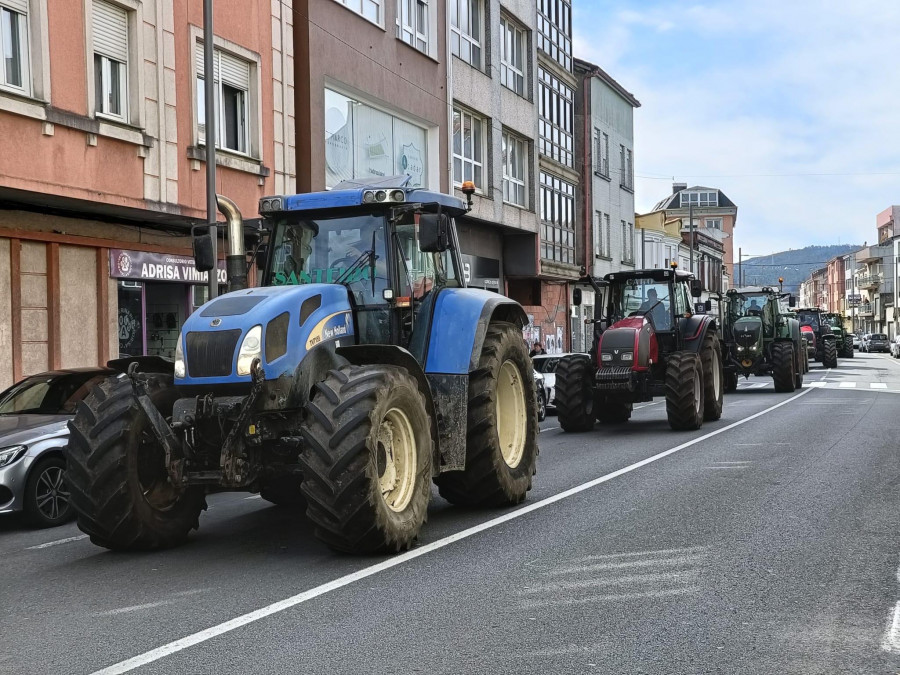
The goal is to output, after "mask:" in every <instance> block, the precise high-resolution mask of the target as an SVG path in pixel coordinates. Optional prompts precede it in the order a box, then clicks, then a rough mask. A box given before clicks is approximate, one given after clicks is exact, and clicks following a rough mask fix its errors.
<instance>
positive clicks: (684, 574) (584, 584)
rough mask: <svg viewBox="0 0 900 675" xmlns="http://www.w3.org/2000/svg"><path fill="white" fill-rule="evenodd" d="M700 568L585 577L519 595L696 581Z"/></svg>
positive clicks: (559, 582)
mask: <svg viewBox="0 0 900 675" xmlns="http://www.w3.org/2000/svg"><path fill="white" fill-rule="evenodd" d="M699 574H700V570H697V569H694V570H686V571H680V572H675V573H672V572H667V573H655V574H630V575H627V576H613V577H601V578H598V579H583V580H581V581H558V582H556V583H550V584H541V585H538V586H526V587H525V588H524V589H522V590H521V591H519V592H518V593H517V595H520V596H522V595H539V594H541V593H558V592H559V591H575V590H581V589H585V588H596V587H597V586H620V585H622V584H634V583H654V582H662V583H679V582H692V583H693V582H696V581H697V576H698V575H699Z"/></svg>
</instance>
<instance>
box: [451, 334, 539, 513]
mask: <svg viewBox="0 0 900 675" xmlns="http://www.w3.org/2000/svg"><path fill="white" fill-rule="evenodd" d="M468 407H469V413H468V421H467V429H466V468H465V469H464V470H462V471H448V472H446V473H443V474H441V475H440V476H438V477H437V478H436V479H435V483H437V486H438V489H439V491H440V493H441V497H443V498H444V499H446V500H447V501H448V502H450V503H452V504H459V505H464V506H503V505H507V504H518V503H519V502H521V501H522V500H523V499H525V495H526V494H527V493H528V491H529V490H530V489H531V478H532V476H534V473H535V464H536V462H537V455H538V446H537V436H538V421H537V406H536V397H535V389H534V370H533V366H532V363H531V359H530V358H529V356H528V351H527V350H526V349H525V343H524V342H523V341H522V331H521V330H519V328H518V327H516V326H514V325H513V324H511V323H505V322H496V323H492V324H490V325H489V326H488V330H487V334H486V335H485V338H484V345H483V346H482V348H481V358H480V359H479V361H478V367H477V368H476V369H475V370H474V371H473V372H471V373H470V374H469V406H468Z"/></svg>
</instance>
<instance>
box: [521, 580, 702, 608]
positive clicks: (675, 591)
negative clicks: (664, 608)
mask: <svg viewBox="0 0 900 675" xmlns="http://www.w3.org/2000/svg"><path fill="white" fill-rule="evenodd" d="M699 590H700V587H699V586H687V587H685V588H670V589H667V590H664V591H645V592H638V593H616V594H610V595H589V596H587V597H578V598H557V599H555V600H548V601H543V602H541V601H537V602H525V603H522V607H523V608H527V609H534V608H536V607H548V606H553V605H556V606H558V605H563V606H571V605H586V604H589V603H592V602H615V601H616V600H638V599H641V598H665V597H668V596H670V595H683V594H684V593H693V592H695V591H699Z"/></svg>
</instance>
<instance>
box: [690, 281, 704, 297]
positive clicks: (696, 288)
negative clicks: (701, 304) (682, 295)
mask: <svg viewBox="0 0 900 675" xmlns="http://www.w3.org/2000/svg"><path fill="white" fill-rule="evenodd" d="M701 295H703V282H702V281H700V280H699V279H691V296H692V297H694V298H699V297H700V296H701Z"/></svg>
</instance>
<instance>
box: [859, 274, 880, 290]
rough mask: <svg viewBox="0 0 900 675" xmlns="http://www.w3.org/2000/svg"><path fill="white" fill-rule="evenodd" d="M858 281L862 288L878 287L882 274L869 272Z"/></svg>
mask: <svg viewBox="0 0 900 675" xmlns="http://www.w3.org/2000/svg"><path fill="white" fill-rule="evenodd" d="M858 283H859V287H860V288H878V286H879V284H881V275H880V274H867V275H866V276H861V277H859V282H858Z"/></svg>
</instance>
